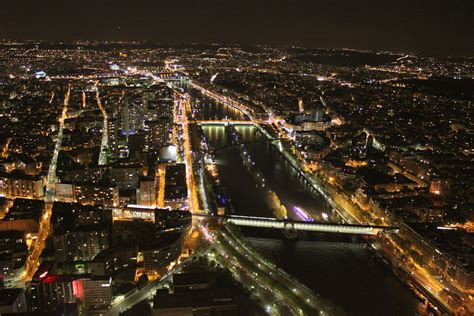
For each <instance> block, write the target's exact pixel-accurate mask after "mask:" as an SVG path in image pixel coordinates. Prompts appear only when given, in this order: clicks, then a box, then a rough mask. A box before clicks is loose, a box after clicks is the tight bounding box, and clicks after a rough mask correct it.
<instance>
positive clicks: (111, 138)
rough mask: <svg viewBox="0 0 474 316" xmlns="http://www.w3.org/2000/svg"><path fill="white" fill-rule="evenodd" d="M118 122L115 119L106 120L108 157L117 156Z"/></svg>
mask: <svg viewBox="0 0 474 316" xmlns="http://www.w3.org/2000/svg"><path fill="white" fill-rule="evenodd" d="M118 129H119V127H118V120H117V119H116V118H109V119H107V131H108V135H107V137H108V142H109V149H110V155H111V156H112V157H117V156H118Z"/></svg>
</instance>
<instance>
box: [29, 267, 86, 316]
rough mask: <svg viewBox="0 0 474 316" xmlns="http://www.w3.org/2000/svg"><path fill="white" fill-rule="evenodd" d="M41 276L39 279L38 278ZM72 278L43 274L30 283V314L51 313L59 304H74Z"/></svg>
mask: <svg viewBox="0 0 474 316" xmlns="http://www.w3.org/2000/svg"><path fill="white" fill-rule="evenodd" d="M40 276H41V277H40ZM73 282H74V278H72V277H70V276H60V275H51V274H49V273H48V272H46V274H45V272H43V273H41V274H40V275H39V276H36V275H35V277H34V278H33V280H32V281H31V283H30V295H29V301H30V304H29V305H30V310H31V311H32V312H52V311H55V310H56V309H57V307H58V306H59V305H61V304H75V303H76V302H77V297H76V296H75V295H74V287H73Z"/></svg>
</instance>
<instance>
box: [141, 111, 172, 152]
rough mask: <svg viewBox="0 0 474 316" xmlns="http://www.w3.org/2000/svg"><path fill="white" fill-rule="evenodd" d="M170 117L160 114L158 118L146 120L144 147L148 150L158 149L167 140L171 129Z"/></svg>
mask: <svg viewBox="0 0 474 316" xmlns="http://www.w3.org/2000/svg"><path fill="white" fill-rule="evenodd" d="M172 126H173V125H172V118H171V117H168V116H160V117H159V118H158V119H156V120H153V121H147V122H146V128H147V134H146V148H147V149H148V150H149V151H158V150H159V148H160V147H161V146H163V145H165V144H167V143H168V142H169V139H170V133H171V129H172Z"/></svg>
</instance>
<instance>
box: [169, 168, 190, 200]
mask: <svg viewBox="0 0 474 316" xmlns="http://www.w3.org/2000/svg"><path fill="white" fill-rule="evenodd" d="M187 197H188V189H187V184H186V166H185V165H184V164H169V165H166V172H165V206H168V207H170V208H172V209H181V208H183V207H184V206H185V204H186V200H187Z"/></svg>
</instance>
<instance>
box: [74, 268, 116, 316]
mask: <svg viewBox="0 0 474 316" xmlns="http://www.w3.org/2000/svg"><path fill="white" fill-rule="evenodd" d="M111 283H112V279H111V278H102V277H97V278H90V279H79V280H77V281H74V285H73V286H74V287H75V288H76V290H75V292H76V293H77V294H78V297H79V299H80V300H81V301H82V303H83V304H84V307H85V310H86V313H93V312H94V311H97V312H98V311H106V310H108V309H109V308H110V305H111V304H112V287H111Z"/></svg>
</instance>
